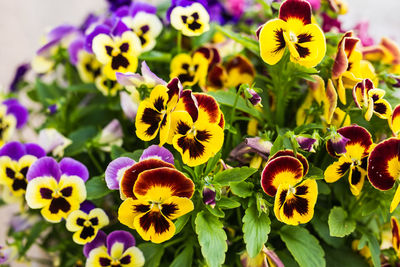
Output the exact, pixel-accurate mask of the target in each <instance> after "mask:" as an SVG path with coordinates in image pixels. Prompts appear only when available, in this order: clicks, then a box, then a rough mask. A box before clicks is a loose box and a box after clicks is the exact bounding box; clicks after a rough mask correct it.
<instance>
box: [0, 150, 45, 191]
mask: <svg viewBox="0 0 400 267" xmlns="http://www.w3.org/2000/svg"><path fill="white" fill-rule="evenodd" d="M44 156H46V152H45V151H44V149H43V148H41V147H40V146H39V145H36V144H33V143H27V144H22V143H20V142H10V143H8V144H6V145H4V146H3V147H2V148H1V149H0V185H4V186H6V187H7V188H8V189H9V191H10V192H11V193H12V195H13V196H16V197H21V196H23V195H24V194H25V191H26V186H27V172H28V170H29V168H30V167H31V165H32V164H33V163H34V162H35V161H36V160H37V159H38V158H42V157H44Z"/></svg>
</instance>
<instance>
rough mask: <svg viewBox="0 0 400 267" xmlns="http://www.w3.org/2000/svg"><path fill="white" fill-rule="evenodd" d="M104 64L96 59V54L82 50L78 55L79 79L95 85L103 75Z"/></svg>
mask: <svg viewBox="0 0 400 267" xmlns="http://www.w3.org/2000/svg"><path fill="white" fill-rule="evenodd" d="M101 67H102V64H101V63H100V62H99V61H98V60H97V59H96V56H95V55H94V54H91V53H88V52H86V51H85V50H83V49H82V50H81V51H80V52H79V54H78V61H77V64H76V68H77V69H78V73H79V77H81V79H82V81H83V82H85V83H93V82H94V81H95V80H96V78H97V77H99V76H100V75H101Z"/></svg>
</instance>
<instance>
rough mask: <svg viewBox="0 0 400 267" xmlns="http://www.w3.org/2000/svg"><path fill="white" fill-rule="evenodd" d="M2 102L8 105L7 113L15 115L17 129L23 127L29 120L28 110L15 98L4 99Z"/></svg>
mask: <svg viewBox="0 0 400 267" xmlns="http://www.w3.org/2000/svg"><path fill="white" fill-rule="evenodd" d="M2 104H3V105H4V106H6V107H7V114H10V115H13V116H14V117H15V119H16V122H17V124H16V126H17V129H19V128H22V127H23V126H24V125H25V124H26V122H27V121H28V115H29V114H28V110H27V109H26V108H25V107H24V106H23V105H21V104H20V103H19V101H18V100H17V99H15V98H9V99H7V100H4V101H3V102H2Z"/></svg>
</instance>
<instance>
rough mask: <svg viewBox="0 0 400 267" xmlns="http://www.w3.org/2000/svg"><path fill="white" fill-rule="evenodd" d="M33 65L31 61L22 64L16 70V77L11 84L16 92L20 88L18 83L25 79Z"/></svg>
mask: <svg viewBox="0 0 400 267" xmlns="http://www.w3.org/2000/svg"><path fill="white" fill-rule="evenodd" d="M30 68H31V65H30V64H29V63H25V64H21V65H19V66H18V68H17V70H16V71H15V75H14V79H13V80H12V82H11V84H10V91H11V92H15V91H17V90H18V84H19V83H20V82H21V81H22V80H23V79H24V76H25V74H26V73H27V72H28V71H29V70H30Z"/></svg>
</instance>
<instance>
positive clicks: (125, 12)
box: [114, 6, 129, 18]
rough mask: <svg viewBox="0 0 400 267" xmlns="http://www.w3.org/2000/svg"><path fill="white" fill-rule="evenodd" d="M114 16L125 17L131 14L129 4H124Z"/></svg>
mask: <svg viewBox="0 0 400 267" xmlns="http://www.w3.org/2000/svg"><path fill="white" fill-rule="evenodd" d="M114 16H116V17H118V18H123V17H127V16H129V6H122V7H120V8H118V9H117V11H115V12H114Z"/></svg>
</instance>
